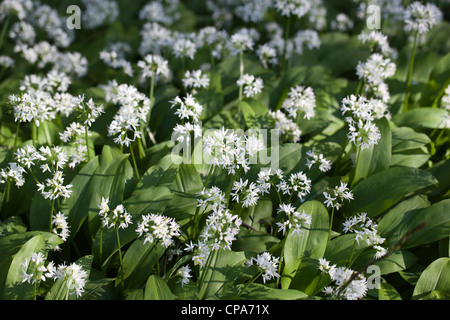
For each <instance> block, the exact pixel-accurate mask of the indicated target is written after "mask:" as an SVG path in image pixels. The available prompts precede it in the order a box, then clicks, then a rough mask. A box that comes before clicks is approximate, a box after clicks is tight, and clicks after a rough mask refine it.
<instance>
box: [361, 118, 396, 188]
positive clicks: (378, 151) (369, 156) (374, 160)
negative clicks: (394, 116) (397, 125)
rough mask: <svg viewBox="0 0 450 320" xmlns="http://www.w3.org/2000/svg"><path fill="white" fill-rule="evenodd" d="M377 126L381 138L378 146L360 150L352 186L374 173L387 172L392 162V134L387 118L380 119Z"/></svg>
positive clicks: (376, 123)
mask: <svg viewBox="0 0 450 320" xmlns="http://www.w3.org/2000/svg"><path fill="white" fill-rule="evenodd" d="M375 125H376V126H377V127H378V129H379V130H380V134H381V138H380V141H378V143H377V144H376V145H372V146H370V147H369V148H368V149H364V150H359V154H358V156H357V159H356V168H355V176H354V178H353V183H352V185H356V184H357V183H358V182H360V181H361V180H362V179H365V178H367V177H368V176H371V175H372V174H374V173H377V172H380V171H383V170H387V169H388V168H389V164H390V162H391V152H392V134H391V130H390V127H389V122H388V120H387V119H386V118H382V119H379V120H377V121H376V122H375Z"/></svg>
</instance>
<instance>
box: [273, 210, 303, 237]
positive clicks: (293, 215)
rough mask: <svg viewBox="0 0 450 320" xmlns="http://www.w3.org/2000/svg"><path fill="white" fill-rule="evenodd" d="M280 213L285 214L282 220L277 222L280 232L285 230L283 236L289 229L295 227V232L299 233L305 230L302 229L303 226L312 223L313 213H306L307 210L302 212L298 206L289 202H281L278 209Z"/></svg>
mask: <svg viewBox="0 0 450 320" xmlns="http://www.w3.org/2000/svg"><path fill="white" fill-rule="evenodd" d="M277 213H278V214H283V215H284V217H282V219H281V221H280V222H277V223H276V225H277V226H278V229H279V232H283V236H284V235H285V233H286V231H287V230H290V229H293V232H292V233H293V234H297V235H299V234H300V232H303V230H302V229H301V228H302V227H303V226H305V225H307V226H309V225H311V215H310V214H307V213H305V210H302V212H298V211H297V208H295V207H294V206H292V205H291V204H290V203H289V204H284V203H281V204H280V206H279V207H278V210H277Z"/></svg>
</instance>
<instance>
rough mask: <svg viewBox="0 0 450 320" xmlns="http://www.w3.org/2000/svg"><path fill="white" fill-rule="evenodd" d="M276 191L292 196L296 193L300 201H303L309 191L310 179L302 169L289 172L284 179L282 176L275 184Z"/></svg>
mask: <svg viewBox="0 0 450 320" xmlns="http://www.w3.org/2000/svg"><path fill="white" fill-rule="evenodd" d="M277 188H278V192H282V193H283V194H287V195H289V196H291V198H292V196H293V195H294V194H297V196H298V197H299V198H300V201H302V202H303V201H304V200H305V199H304V198H305V197H306V196H307V195H308V194H309V193H310V192H311V180H310V179H309V178H308V177H307V175H306V174H305V173H303V172H302V171H299V172H294V173H291V174H290V175H289V177H288V179H287V180H286V179H285V178H284V177H283V178H281V179H280V182H279V184H278V185H277Z"/></svg>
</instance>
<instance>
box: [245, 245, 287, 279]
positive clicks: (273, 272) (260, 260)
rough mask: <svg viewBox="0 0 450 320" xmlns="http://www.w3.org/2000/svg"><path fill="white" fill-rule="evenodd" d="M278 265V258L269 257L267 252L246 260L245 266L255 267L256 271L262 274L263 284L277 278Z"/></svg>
mask: <svg viewBox="0 0 450 320" xmlns="http://www.w3.org/2000/svg"><path fill="white" fill-rule="evenodd" d="M279 263H280V258H278V257H275V256H273V255H271V254H270V253H268V252H263V253H261V254H258V255H257V256H256V258H255V257H252V258H250V259H249V260H247V266H248V267H250V266H253V265H255V266H256V267H257V268H258V270H259V271H260V272H261V273H262V277H263V282H264V283H265V282H266V281H269V280H271V279H273V278H279V277H280V275H279V274H278V264H279Z"/></svg>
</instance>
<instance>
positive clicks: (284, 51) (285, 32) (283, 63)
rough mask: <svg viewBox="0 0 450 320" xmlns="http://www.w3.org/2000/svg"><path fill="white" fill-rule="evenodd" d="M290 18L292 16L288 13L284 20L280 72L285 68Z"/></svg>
mask: <svg viewBox="0 0 450 320" xmlns="http://www.w3.org/2000/svg"><path fill="white" fill-rule="evenodd" d="M291 20H292V16H291V15H289V17H288V19H287V22H286V29H285V31H284V46H283V60H282V64H281V72H283V71H284V70H285V68H286V55H287V42H288V39H289V32H290V29H291Z"/></svg>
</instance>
